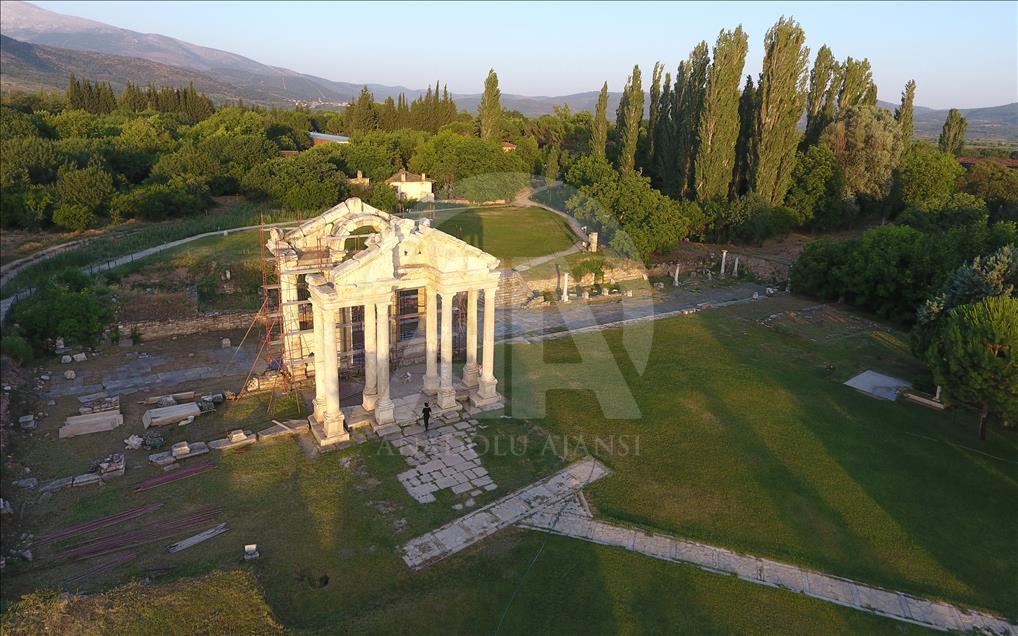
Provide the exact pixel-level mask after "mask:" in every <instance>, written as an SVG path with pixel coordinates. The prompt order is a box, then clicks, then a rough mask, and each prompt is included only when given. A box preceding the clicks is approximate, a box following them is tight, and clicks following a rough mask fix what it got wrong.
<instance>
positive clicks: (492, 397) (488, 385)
mask: <svg viewBox="0 0 1018 636" xmlns="http://www.w3.org/2000/svg"><path fill="white" fill-rule="evenodd" d="M495 290H496V288H495V287H489V288H487V289H485V290H484V335H483V336H482V337H483V341H482V342H483V344H482V346H481V354H482V355H481V379H480V381H479V382H478V385H477V393H475V394H474V395H473V396H471V399H472V400H473V402H474V404H476V405H478V406H487V405H490V404H492V403H494V402H497V401H498V394H497V393H496V392H495V385H496V384H498V380H496V379H495Z"/></svg>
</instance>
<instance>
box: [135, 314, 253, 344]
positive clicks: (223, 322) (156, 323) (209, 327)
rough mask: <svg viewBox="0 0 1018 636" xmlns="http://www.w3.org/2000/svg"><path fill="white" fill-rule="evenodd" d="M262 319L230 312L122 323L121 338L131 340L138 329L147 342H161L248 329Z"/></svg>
mask: <svg viewBox="0 0 1018 636" xmlns="http://www.w3.org/2000/svg"><path fill="white" fill-rule="evenodd" d="M256 319H257V320H259V322H260V321H261V319H260V318H259V317H258V312H255V311H229V312H226V311H224V312H215V313H206V314H201V315H200V316H197V317H195V318H182V319H176V320H140V321H136V322H123V323H120V325H119V327H120V336H121V337H122V338H130V337H131V332H132V331H133V330H134V329H137V330H138V332H139V333H140V334H141V337H142V338H143V339H145V340H159V339H161V338H172V337H173V336H187V335H191V334H196V333H211V332H216V331H233V330H237V329H247V328H248V327H250V326H251V322H252V321H253V320H256Z"/></svg>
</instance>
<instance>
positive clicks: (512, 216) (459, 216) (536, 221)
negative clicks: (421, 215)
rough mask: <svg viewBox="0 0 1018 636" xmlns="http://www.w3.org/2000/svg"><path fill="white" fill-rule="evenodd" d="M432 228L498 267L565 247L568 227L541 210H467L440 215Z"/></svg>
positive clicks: (571, 241) (570, 239)
mask: <svg viewBox="0 0 1018 636" xmlns="http://www.w3.org/2000/svg"><path fill="white" fill-rule="evenodd" d="M435 227H437V228H438V229H440V230H442V231H443V232H448V233H449V234H452V235H453V236H455V237H457V238H460V239H462V240H464V241H466V242H467V243H470V244H471V245H473V246H474V247H479V248H481V249H482V250H484V251H486V252H488V253H489V254H492V255H494V256H497V257H499V258H500V259H502V265H503V266H508V265H510V264H512V263H517V262H522V261H524V260H526V259H528V258H534V257H536V256H544V255H546V254H553V253H555V252H559V251H561V250H564V249H567V248H569V247H570V246H571V245H573V244H574V243H575V242H576V240H577V239H576V237H575V236H574V235H573V233H572V231H571V230H570V229H569V224H568V223H566V221H565V220H564V219H563V218H562V217H560V216H558V215H557V214H555V213H553V212H549V211H547V210H543V209H541V208H517V207H507V208H491V209H485V208H468V209H465V210H463V211H456V212H453V213H445V214H441V215H440V216H439V217H438V219H437V222H436V224H435Z"/></svg>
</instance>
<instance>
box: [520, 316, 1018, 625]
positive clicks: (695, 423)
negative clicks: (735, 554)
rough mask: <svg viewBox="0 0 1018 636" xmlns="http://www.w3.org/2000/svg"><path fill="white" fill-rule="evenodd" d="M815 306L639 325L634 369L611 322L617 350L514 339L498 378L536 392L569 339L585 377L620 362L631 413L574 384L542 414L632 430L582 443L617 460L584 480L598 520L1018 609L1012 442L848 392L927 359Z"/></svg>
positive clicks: (909, 373)
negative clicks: (508, 370)
mask: <svg viewBox="0 0 1018 636" xmlns="http://www.w3.org/2000/svg"><path fill="white" fill-rule="evenodd" d="M808 304H809V303H808V302H805V301H801V300H797V299H794V298H786V299H771V300H768V301H767V302H763V303H754V304H749V305H743V306H739V307H733V308H729V309H726V310H722V311H715V312H708V313H703V314H698V315H696V316H691V317H686V318H679V319H673V320H666V321H660V322H657V323H653V324H652V325H649V326H639V327H634V328H633V329H634V330H639V329H652V330H653V334H652V337H653V354H652V355H651V356H650V360H649V363H648V365H647V367H646V369H645V370H644V371H643V373H638V372H637V371H636V368H635V367H634V363H633V362H632V361H631V360H630V359H629V356H628V355H627V354H626V352H625V350H624V348H623V339H622V338H623V337H622V334H621V333H620V332H619V331H610V332H606V335H607V342H608V345H609V346H610V352H608V350H607V349H603V350H600V349H596V348H595V345H596V340H594V339H597V338H603V336H601V335H591V336H582V337H577V338H575V339H571V338H565V339H562V340H557V341H552V342H549V343H546V345H545V346H544V347H530V348H522V349H520V348H517V349H514V355H513V359H512V364H511V367H512V370H513V373H512V380H511V382H510V383H508V384H509V387H508V390H509V391H511V393H512V394H513V395H514V401H515V400H516V399H517V397H518V398H519V399H520V400H521V402H519V403H522V404H530V403H532V402H533V400H534V396H533V395H532V392H531V387H541V386H546V385H548V384H549V383H554V382H556V378H555V376H556V375H557V374H560V373H561V372H562V371H561V369H563V368H564V367H563V365H561V364H551V365H549V364H547V363H549V362H554V363H576V362H579V361H580V355H579V352H580V351H583V358H582V359H583V362H584V363H585V364H589V365H591V366H590V367H589V369H590V371H589V373H599V372H600V371H599V369H601V370H603V368H604V367H608V366H611V367H615V366H617V368H619V369H620V370H621V373H622V375H623V377H624V378H625V381H626V384H627V385H628V388H629V390H631V391H632V394H633V395H634V396H635V400H636V403H637V404H638V405H639V409H640V411H641V414H640V418H639V419H636V420H609V419H606V418H605V417H604V416H603V415H602V413H601V412H600V410H599V409H598V408H597V406H596V405H597V402H596V401H595V400H594V397H593V395H592V394H591V393H590V392H587V391H584V390H582V389H579V388H578V390H574V391H555V392H553V393H551V394H549V396H548V412H547V419H546V421H545V426H546V427H547V429H548V430H549V431H550V432H551V433H553V434H555V435H560V436H569V437H574V438H578V437H581V436H583V437H586V438H588V439H589V438H591V437H597V436H601V437H604V436H609V435H613V434H614V435H630V436H636V435H638V436H639V437H640V450H641V452H640V454H639V455H638V456H636V455H634V454H633V453H630V454H627V455H626V454H615V455H613V454H609V453H602V452H598V450H597V449H595V448H591V450H592V451H593V452H594V454H595V455H599V456H601V458H602V459H603V461H605V462H606V463H607V464H609V465H610V466H611V467H612V468H613V469H614V470H615V475H614V476H613V477H612V478H610V479H606V480H604V481H603V482H600V483H598V484H595V485H594V486H593V487H592V489H591V497H590V500H591V502H592V504H593V505H594V506H595V507H596V509H597V511H598V513H599V514H601V515H603V516H605V517H609V518H612V519H616V520H619V521H623V522H627V523H631V524H635V525H638V526H642V527H645V528H651V529H656V530H661V531H664V532H669V533H675V534H678V535H681V536H686V537H691V538H694V539H699V540H703V541H705V542H711V543H716V544H721V545H725V546H729V547H733V548H736V549H738V550H742V551H747V552H752V553H757V554H761V555H767V556H771V557H774V558H776V559H781V560H786V561H792V562H796V563H802V564H807V565H811V566H815V567H817V568H819V569H822V570H826V571H829V572H833V573H836V574H839V575H842V576H847V577H852V578H858V579H861V580H864V581H869V582H872V583H876V584H881V585H886V586H890V587H893V588H898V589H904V590H908V591H912V592H915V593H919V594H925V595H933V596H939V597H943V598H946V599H950V600H953V601H957V602H962V603H967V604H971V605H975V606H982V607H987V608H989V609H992V610H995V611H998V612H1003V613H1006V614H1007V615H1008V616H1010V617H1011V618H1012V619H1013V618H1015V617H1018V578H1016V577H1015V576H1014V572H1015V571H1016V570H1018V553H1016V552H1015V550H1014V533H1013V529H1014V505H1013V503H1014V502H1015V501H1018V461H1016V460H1018V436H1016V435H1015V434H1014V432H1006V431H1002V430H999V429H998V430H995V431H993V432H992V434H991V438H990V439H989V440H988V441H987V442H986V443H982V444H980V443H979V442H978V441H977V439H976V426H975V416H974V415H973V414H971V413H969V412H964V411H951V412H947V413H937V412H934V411H930V410H928V409H925V408H922V407H919V406H915V405H908V404H903V403H894V402H885V401H880V400H876V399H873V398H871V397H868V396H865V395H863V394H861V393H858V392H856V391H854V390H852V389H849V388H847V387H844V386H842V385H841V382H843V381H844V380H846V379H847V378H849V377H851V376H853V375H855V374H856V373H858V372H861V371H863V370H865V369H868V368H869V369H874V370H877V371H881V372H885V373H889V374H891V375H897V376H899V377H904V378H916V377H917V376H918V375H919V374H920V373H921V369H919V368H918V367H917V366H916V363H915V361H914V360H913V359H912V358H911V356H910V355H909V354H908V352H907V344H906V341H905V340H904V339H903V337H902V335H901V334H898V333H895V332H892V331H888V330H886V329H883V328H881V327H879V326H876V325H872V324H871V323H869V321H868V320H867V319H865V318H857V317H853V316H851V315H848V314H844V313H842V312H840V311H834V312H825V313H824V314H823V316H822V318H817V316H815V315H814V316H813V318H812V319H810V318H809V316H810V315H811V314H812V313H813V312H810V311H805V310H804V308H805V307H806V306H807V305H808ZM782 310H785V311H792V312H793V313H790V314H784V315H783V317H779V318H774V315H775V314H781V311H782ZM635 333H636V332H634V331H632V330H631V332H630V333H629V334H628V335H627V336H626V337H627V338H632V337H634V334H635ZM601 342H602V343H603V342H604V340H603V339H602V340H601ZM597 365H604V366H603V367H598V366H597ZM565 368H568V367H565ZM559 384H561V383H559ZM505 385H506V383H503V384H502V385H500V388H504V387H505ZM619 390H620V391H625V390H626V389H625V388H620V389H619ZM618 397H619V396H613V397H612V402H618ZM592 406H593V408H592Z"/></svg>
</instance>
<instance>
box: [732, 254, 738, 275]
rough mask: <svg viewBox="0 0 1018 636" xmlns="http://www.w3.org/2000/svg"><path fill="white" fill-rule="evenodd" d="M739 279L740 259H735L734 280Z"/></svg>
mask: <svg viewBox="0 0 1018 636" xmlns="http://www.w3.org/2000/svg"><path fill="white" fill-rule="evenodd" d="M738 277H739V257H738V256H736V257H735V265H733V266H732V278H738Z"/></svg>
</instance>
